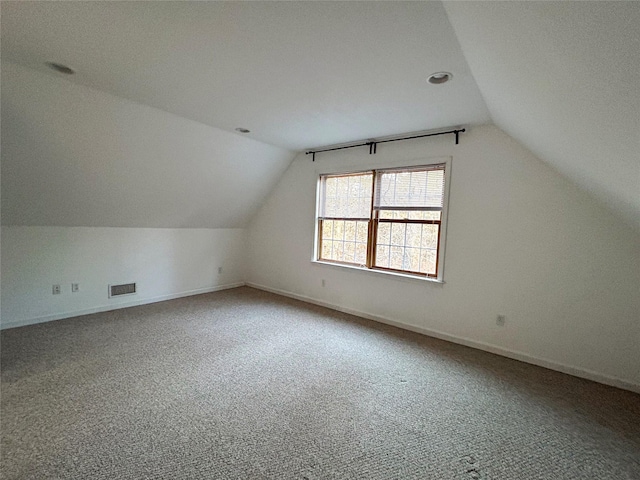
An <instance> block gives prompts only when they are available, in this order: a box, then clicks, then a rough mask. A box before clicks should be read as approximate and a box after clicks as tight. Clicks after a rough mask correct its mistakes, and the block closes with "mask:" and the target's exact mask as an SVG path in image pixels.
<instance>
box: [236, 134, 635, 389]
mask: <svg viewBox="0 0 640 480" xmlns="http://www.w3.org/2000/svg"><path fill="white" fill-rule="evenodd" d="M443 155H450V156H452V157H453V165H452V173H451V190H450V197H449V220H448V234H447V236H448V238H447V244H446V260H445V270H444V281H445V284H435V283H429V282H426V281H422V280H406V279H399V278H395V277H390V276H386V275H383V274H376V273H371V272H362V271H356V270H349V269H345V268H340V267H336V266H327V265H322V264H317V263H312V262H311V257H312V251H313V237H314V212H315V189H316V182H317V177H318V174H319V173H325V172H329V171H344V170H350V169H361V168H369V167H375V166H378V167H381V166H394V165H395V166H402V165H407V164H409V163H414V162H415V159H428V158H430V157H439V156H443ZM248 233H249V238H248V242H249V254H250V257H249V262H248V267H247V268H248V272H247V281H248V283H249V284H253V285H256V286H260V287H263V288H266V289H270V290H273V291H277V292H281V293H285V294H289V295H292V296H296V297H298V298H303V299H307V300H311V301H314V302H317V303H321V304H325V305H330V306H333V307H335V308H338V309H342V310H346V311H351V312H356V313H359V314H362V315H364V316H369V317H371V318H376V319H378V320H381V321H385V322H392V323H393V322H395V323H398V324H402V325H405V326H409V327H410V328H413V329H415V330H418V331H423V332H427V333H431V334H434V335H437V336H440V337H443V338H448V339H453V340H454V341H458V342H461V343H466V344H469V345H473V346H476V347H480V348H484V349H487V350H490V351H495V352H499V353H502V354H506V355H508V356H512V357H514V358H520V359H524V360H526V361H529V362H532V363H537V364H541V365H545V366H549V367H551V368H555V369H558V370H562V371H566V372H570V373H574V374H578V375H582V376H585V377H588V378H593V379H596V380H600V381H604V382H606V383H611V384H615V385H619V386H623V387H625V388H631V389H635V390H639V391H640V349H639V348H638V345H640V237H639V236H638V234H637V233H636V232H635V231H633V230H632V229H631V228H630V227H628V226H625V225H623V224H622V223H621V222H620V221H619V220H618V218H616V217H615V216H614V215H613V214H612V213H611V212H610V211H609V210H607V209H605V208H603V207H601V206H600V204H598V203H596V202H595V201H594V200H593V199H592V198H591V197H590V196H588V195H587V194H585V193H583V192H582V191H580V190H578V189H577V188H576V187H574V186H573V184H571V183H569V182H568V181H566V180H565V179H564V178H563V177H561V176H560V175H559V174H557V173H556V172H555V171H554V170H552V169H550V168H549V167H547V166H546V165H545V164H543V163H542V162H540V161H539V160H538V159H537V158H535V157H534V156H533V155H532V154H531V153H530V152H529V151H527V150H525V149H524V148H523V147H522V146H521V145H520V144H518V143H517V142H515V141H514V140H512V139H511V138H510V137H509V136H507V135H506V134H504V133H503V132H502V131H500V130H499V129H497V128H495V127H492V126H486V127H479V128H475V129H472V130H471V131H470V132H468V133H466V134H463V135H462V136H461V141H460V145H458V146H455V145H454V144H453V140H452V138H450V137H437V138H433V139H428V140H424V139H423V140H412V141H408V142H401V143H395V144H386V145H379V146H378V154H377V155H375V156H373V155H368V150H367V149H366V148H361V149H353V150H344V151H339V152H333V153H323V154H318V155H316V162H315V163H314V162H312V161H311V158H310V156H305V155H304V154H301V155H299V156H298V157H297V158H296V159H295V160H294V162H293V163H292V164H291V166H290V167H289V169H288V170H287V172H286V173H285V175H284V176H283V178H282V179H281V180H280V183H279V184H278V185H277V187H276V188H275V190H274V191H273V192H272V194H271V196H270V197H269V198H268V200H267V202H266V204H265V205H264V206H263V208H262V209H261V210H260V211H259V213H258V214H257V215H256V216H255V218H254V220H253V222H252V224H251V225H250V227H249V232H248ZM321 279H325V280H326V286H325V287H324V288H323V287H322V286H321ZM497 314H504V315H506V325H505V326H504V327H498V326H497V325H496V322H495V320H496V315H497Z"/></svg>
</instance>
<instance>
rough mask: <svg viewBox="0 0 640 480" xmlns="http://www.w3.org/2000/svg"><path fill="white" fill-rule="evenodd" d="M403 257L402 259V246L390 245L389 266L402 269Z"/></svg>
mask: <svg viewBox="0 0 640 480" xmlns="http://www.w3.org/2000/svg"><path fill="white" fill-rule="evenodd" d="M403 259H404V247H391V254H390V260H389V268H395V269H396V270H402V264H403Z"/></svg>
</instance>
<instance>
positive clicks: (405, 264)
mask: <svg viewBox="0 0 640 480" xmlns="http://www.w3.org/2000/svg"><path fill="white" fill-rule="evenodd" d="M438 233H439V225H431V224H419V223H395V222H380V223H379V224H378V237H377V244H376V258H375V261H374V266H376V267H382V268H392V269H395V270H402V271H406V272H414V273H424V274H428V275H435V273H436V258H437V255H438V250H437V249H438Z"/></svg>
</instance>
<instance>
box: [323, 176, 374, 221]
mask: <svg viewBox="0 0 640 480" xmlns="http://www.w3.org/2000/svg"><path fill="white" fill-rule="evenodd" d="M320 181H321V182H322V189H321V198H320V202H321V204H320V216H321V217H325V218H326V217H333V218H369V217H370V214H371V213H370V212H371V195H372V191H371V189H372V181H373V174H372V173H371V172H367V173H362V174H356V175H335V176H331V175H323V176H322V177H321V179H320Z"/></svg>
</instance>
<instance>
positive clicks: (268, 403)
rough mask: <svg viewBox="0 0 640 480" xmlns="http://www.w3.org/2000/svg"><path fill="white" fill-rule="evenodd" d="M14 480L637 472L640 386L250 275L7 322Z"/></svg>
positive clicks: (5, 451) (10, 472)
mask: <svg viewBox="0 0 640 480" xmlns="http://www.w3.org/2000/svg"><path fill="white" fill-rule="evenodd" d="M1 347H2V384H1V388H2V390H1V396H2V398H1V403H2V405H1V419H0V420H1V430H2V432H1V433H2V444H1V446H2V451H1V453H2V465H1V467H0V476H1V477H2V478H3V479H6V480H9V479H109V480H113V479H259V478H284V479H289V478H290V479H307V480H313V479H343V478H344V479H494V480H496V479H506V480H511V479H527V480H530V479H615V480H623V479H635V480H637V479H640V395H637V394H634V393H631V392H627V391H623V390H618V389H615V388H611V387H607V386H604V385H600V384H597V383H593V382H590V381H587V380H582V379H579V378H574V377H571V376H568V375H563V374H561V373H557V372H553V371H550V370H546V369H543V368H539V367H535V366H531V365H527V364H524V363H521V362H517V361H513V360H509V359H506V358H502V357H499V356H496V355H491V354H488V353H485V352H481V351H478V350H474V349H471V348H466V347H462V346H458V345H454V344H451V343H447V342H443V341H440V340H435V339H431V338H428V337H424V336H421V335H418V334H414V333H410V332H406V331H402V330H399V329H395V328H392V327H388V326H384V325H379V324H376V323H373V322H369V321H366V320H362V319H358V318H356V317H353V316H349V315H346V314H341V313H337V312H334V311H331V310H328V309H324V308H320V307H317V306H313V305H308V304H305V303H302V302H297V301H294V300H290V299H287V298H283V297H280V296H277V295H272V294H269V293H265V292H261V291H258V290H254V289H251V288H246V287H243V288H238V289H233V290H227V291H223V292H217V293H213V294H207V295H199V296H194V297H189V298H183V299H179V300H172V301H169V302H162V303H156V304H153V305H146V306H140V307H134V308H129V309H123V310H117V311H113V312H106V313H99V314H94V315H87V316H83V317H77V318H72V319H66V320H60V321H56V322H50V323H46V324H40V325H33V326H28V327H22V328H15V329H10V330H6V331H3V332H2V336H1Z"/></svg>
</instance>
